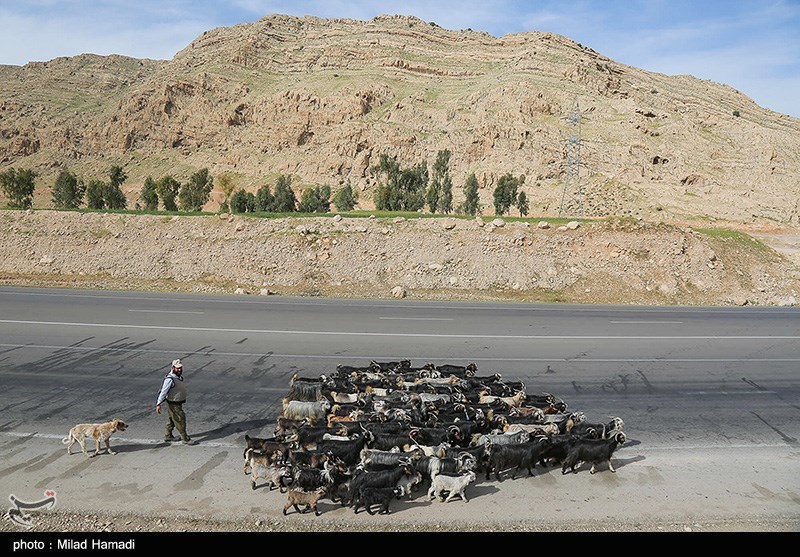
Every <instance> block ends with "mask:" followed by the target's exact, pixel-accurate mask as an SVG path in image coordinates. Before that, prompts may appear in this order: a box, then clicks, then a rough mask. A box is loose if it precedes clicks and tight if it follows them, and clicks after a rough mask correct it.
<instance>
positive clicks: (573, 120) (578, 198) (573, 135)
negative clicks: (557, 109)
mask: <svg viewBox="0 0 800 557" xmlns="http://www.w3.org/2000/svg"><path fill="white" fill-rule="evenodd" d="M582 118H583V117H582V115H581V109H580V106H578V97H575V103H574V104H573V105H572V111H571V112H570V113H569V115H567V123H568V124H569V126H570V135H569V137H568V138H567V148H566V160H565V161H564V162H565V164H564V166H565V172H564V192H563V193H562V194H561V207H560V208H559V210H558V216H559V217H562V216H574V217H582V216H583V190H582V189H581V119H582Z"/></svg>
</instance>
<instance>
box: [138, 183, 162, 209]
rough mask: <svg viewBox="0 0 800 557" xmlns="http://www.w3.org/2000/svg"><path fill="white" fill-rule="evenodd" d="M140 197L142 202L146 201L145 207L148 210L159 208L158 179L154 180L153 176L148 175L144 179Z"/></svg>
mask: <svg viewBox="0 0 800 557" xmlns="http://www.w3.org/2000/svg"><path fill="white" fill-rule="evenodd" d="M139 197H140V198H141V200H142V203H144V208H145V209H146V210H148V211H157V210H158V185H157V184H156V181H155V180H153V178H152V176H148V177H147V178H145V179H144V185H143V186H142V191H141V192H140V193H139Z"/></svg>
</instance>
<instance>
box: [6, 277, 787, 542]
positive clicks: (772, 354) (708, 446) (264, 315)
mask: <svg viewBox="0 0 800 557" xmlns="http://www.w3.org/2000/svg"><path fill="white" fill-rule="evenodd" d="M176 357H179V358H181V359H182V360H183V362H184V366H185V367H184V376H185V377H186V382H187V388H188V393H189V399H188V401H187V403H186V412H187V417H188V421H189V429H190V433H191V434H192V436H193V437H194V438H195V439H196V440H197V441H199V444H198V445H197V446H195V447H185V446H181V445H179V446H168V445H166V444H164V443H163V442H160V440H161V437H162V436H163V417H162V416H157V415H156V414H155V411H154V404H155V398H156V395H157V393H158V389H159V387H160V384H161V381H162V379H163V376H164V374H165V373H166V372H167V371H168V366H169V363H170V361H171V360H172V359H173V358H176ZM400 359H410V360H411V361H412V364H413V365H422V364H424V363H428V362H433V363H437V364H441V363H454V364H466V363H468V362H475V363H476V364H477V365H478V374H479V375H484V374H487V375H488V374H491V373H496V372H499V373H501V374H502V376H503V378H504V379H513V380H522V381H524V382H525V385H526V390H527V392H528V393H537V392H549V393H552V394H554V395H555V396H557V397H560V398H562V399H563V400H565V401H566V402H567V404H568V406H569V409H571V410H582V411H584V412H585V414H586V415H587V417H588V418H589V419H590V420H592V421H605V420H607V418H608V417H609V416H620V417H622V418H623V419H624V420H625V424H626V427H625V431H626V434H627V436H628V442H627V443H626V444H625V445H624V446H623V447H621V448H620V449H619V451H618V452H617V453H616V456H615V465H616V467H617V473H616V474H612V473H610V472H607V471H602V472H599V473H598V474H595V475H590V474H589V473H588V470H585V469H584V470H581V471H580V472H579V473H578V474H575V475H571V474H569V475H566V476H562V474H561V471H560V469H556V470H549V471H540V472H538V473H537V475H536V476H534V477H532V478H518V479H516V480H513V481H508V480H507V481H505V482H502V483H498V482H495V481H488V482H487V481H485V480H482V479H481V478H479V482H478V483H477V484H476V485H475V486H473V491H474V493H473V497H472V500H471V501H470V502H469V503H468V504H461V505H458V504H457V503H456V502H452V503H448V504H447V505H444V504H443V503H439V502H438V501H433V502H429V501H427V499H426V497H424V495H422V496H419V497H418V498H417V499H415V500H413V501H410V502H402V503H399V504H398V506H397V508H395V509H394V511H395V512H394V513H393V514H392V517H393V520H395V519H397V518H400V519H402V520H405V521H406V522H408V523H410V524H414V525H415V526H414V527H415V528H416V529H418V530H429V529H430V530H432V529H436V528H440V527H441V524H442V523H448V524H463V525H468V524H470V523H471V524H474V525H475V529H479V530H480V529H481V528H484V527H488V526H486V524H488V521H492V522H494V523H496V524H500V525H501V527H502V525H505V526H506V527H507V528H512V525H519V524H528V523H529V524H534V523H535V524H538V526H530V527H531V528H533V527H536V528H541V529H543V530H549V529H558V528H562V529H563V528H565V526H563V525H564V524H567V523H571V521H579V520H586V519H588V518H590V517H591V519H592V520H598V521H602V520H606V521H609V524H611V523H618V524H627V525H628V526H618V527H617V528H624V529H628V528H632V526H630V525H632V524H634V525H635V524H651V523H652V524H657V523H663V524H686V525H688V526H687V527H692V526H694V527H702V526H703V524H706V525H709V524H711V523H713V522H715V521H720V520H721V521H738V522H737V523H739V524H742V525H743V526H741V527H739V528H742V529H754V530H767V531H769V530H770V529H771V528H772V526H770V524H772V523H775V524H777V523H780V524H781V526H780V527H776V528H778V529H781V530H786V529H789V530H791V531H800V450H799V449H800V443H799V442H798V439H800V373H799V372H798V368H800V311H798V309H796V308H718V307H714V308H698V307H692V308H676V307H634V306H619V307H601V306H565V305H533V304H498V303H488V304H483V303H450V302H420V301H407V300H400V301H397V300H386V301H375V300H369V301H368V300H334V299H320V298H303V299H297V298H282V297H259V298H254V297H242V296H237V297H232V296H230V297H229V296H201V295H183V294H172V293H138V292H110V291H74V290H57V289H31V288H10V287H7V288H0V385H1V386H2V389H0V392H2V394H0V408H1V409H2V411H1V412H0V458H2V461H1V463H0V493H7V494H14V495H15V496H16V497H18V498H20V499H25V498H27V499H28V500H36V499H39V498H41V497H42V493H43V491H44V490H46V489H50V490H54V491H56V492H57V493H58V506H59V508H60V509H64V510H75V511H81V512H83V511H108V512H119V513H153V514H156V515H164V516H175V515H183V516H195V517H206V518H213V517H216V518H224V519H238V518H242V519H247V520H250V519H254V518H255V517H263V518H265V519H268V520H275V521H278V522H280V521H293V522H294V523H295V525H296V524H298V523H299V524H308V528H309V529H319V528H324V527H322V526H320V525H321V524H324V522H321V521H320V522H317V523H314V520H315V519H316V517H313V515H312V516H311V517H310V518H308V517H306V516H305V515H304V516H302V517H301V516H297V515H294V516H292V515H291V514H290V515H289V516H286V517H284V516H282V515H281V509H282V506H283V502H284V501H285V496H284V495H280V494H278V493H277V492H273V493H266V492H264V490H257V491H255V492H252V491H251V490H250V487H249V481H248V480H247V478H246V477H245V476H243V474H242V469H241V465H242V457H241V455H242V453H241V450H242V447H243V446H244V443H243V438H244V434H245V433H248V434H250V435H256V436H268V435H270V434H271V432H272V427H273V424H274V422H275V417H276V416H277V415H278V414H279V411H280V399H281V398H282V397H283V396H284V395H285V394H286V392H287V390H288V385H289V380H290V378H291V376H292V375H293V374H294V373H299V374H300V375H303V376H317V375H319V374H323V373H328V372H330V371H331V370H333V369H335V367H336V365H337V364H340V363H341V364H348V365H361V364H366V363H368V362H369V361H370V360H378V361H390V360H400ZM113 417H120V418H122V419H124V420H125V421H126V422H128V423H129V424H130V428H129V430H128V431H126V432H125V433H121V434H119V435H117V436H115V437H114V438H112V446H114V447H115V448H117V449H119V451H120V452H119V454H118V455H115V456H106V455H101V456H100V457H98V458H93V459H86V458H84V457H83V456H79V455H72V456H67V454H66V451H65V447H64V446H63V445H62V444H61V438H62V437H64V436H65V435H66V433H67V430H68V429H69V427H71V426H72V425H74V424H75V423H79V422H100V421H107V420H110V419H111V418H113ZM322 516H323V517H326V519H327V520H329V521H333V520H337V519H344V518H345V517H346V518H347V519H348V520H349V519H353V520H355V519H358V520H360V521H363V522H364V523H365V524H373V525H377V526H375V527H376V528H378V529H381V528H384V527H386V525H387V524H388V522H386V521H387V520H389V519H388V517H378V516H374V517H373V516H369V515H366V514H365V513H361V514H359V515H357V516H356V517H354V516H353V515H352V511H348V510H346V509H341V508H337V507H334V506H333V505H332V504H330V505H329V507H328V508H327V511H326V512H325V513H323V515H322ZM319 519H322V517H319ZM319 519H317V520H319ZM770 521H775V522H770ZM437 524H438V525H439V526H436V525H437ZM787 524H788V526H787ZM559 525H561V526H559ZM698 525H699V526H698ZM339 527H341V525H340V526H339ZM611 528H612V529H613V528H614V527H613V526H612V527H611ZM731 528H733V527H731Z"/></svg>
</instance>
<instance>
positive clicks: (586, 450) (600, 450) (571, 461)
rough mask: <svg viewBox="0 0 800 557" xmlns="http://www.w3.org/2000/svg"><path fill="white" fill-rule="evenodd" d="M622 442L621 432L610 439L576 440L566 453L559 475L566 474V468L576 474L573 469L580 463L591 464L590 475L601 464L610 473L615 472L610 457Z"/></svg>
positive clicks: (622, 434)
mask: <svg viewBox="0 0 800 557" xmlns="http://www.w3.org/2000/svg"><path fill="white" fill-rule="evenodd" d="M624 442H625V434H624V433H623V432H621V431H620V432H617V433H615V434H614V435H613V436H612V437H611V438H610V439H577V440H576V441H575V443H573V445H572V446H571V447H570V449H569V452H567V457H566V458H565V459H564V463H563V464H562V465H561V473H562V474H566V473H567V468H569V469H570V471H571V472H572V473H573V474H574V473H576V472H577V471H576V470H575V467H576V466H577V465H578V463H580V462H589V463H591V464H592V468H591V470H589V473H590V474H594V473H595V472H596V471H597V465H598V464H602V463H603V462H607V463H608V469H609V470H610V471H611V472H616V470H614V466H612V464H611V456H612V455H613V454H614V451H616V450H617V447H619V446H620V445H622V444H623V443H624Z"/></svg>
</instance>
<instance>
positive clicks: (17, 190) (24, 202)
mask: <svg viewBox="0 0 800 557" xmlns="http://www.w3.org/2000/svg"><path fill="white" fill-rule="evenodd" d="M36 176H37V174H36V172H34V171H33V170H27V169H21V170H17V169H15V168H9V169H8V170H6V171H5V172H2V173H0V189H2V190H3V193H4V194H5V196H6V197H7V198H8V206H9V207H11V208H12V209H30V208H31V207H32V206H33V192H34V191H35V189H36Z"/></svg>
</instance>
